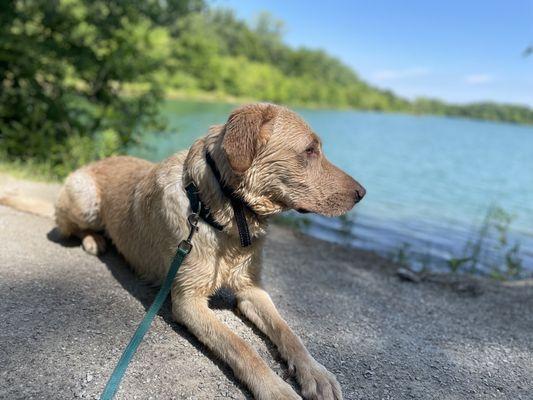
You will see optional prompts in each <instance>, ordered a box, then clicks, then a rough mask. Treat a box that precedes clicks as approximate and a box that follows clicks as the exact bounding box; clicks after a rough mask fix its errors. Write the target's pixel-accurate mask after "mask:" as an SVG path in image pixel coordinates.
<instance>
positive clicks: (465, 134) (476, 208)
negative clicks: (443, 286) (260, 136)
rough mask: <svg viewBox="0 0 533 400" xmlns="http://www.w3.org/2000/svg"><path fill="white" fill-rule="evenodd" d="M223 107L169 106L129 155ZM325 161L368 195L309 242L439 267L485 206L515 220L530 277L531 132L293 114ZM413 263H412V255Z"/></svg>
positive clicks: (171, 146)
mask: <svg viewBox="0 0 533 400" xmlns="http://www.w3.org/2000/svg"><path fill="white" fill-rule="evenodd" d="M232 108H233V106H232V105H228V104H216V103H193V102H184V101H167V102H166V103H165V105H164V107H163V109H162V113H163V115H165V116H166V118H167V119H168V130H167V131H166V132H164V133H151V134H146V135H145V136H144V137H143V140H142V143H143V147H138V148H135V149H132V151H131V152H132V153H133V154H135V155H138V156H142V157H145V158H148V159H150V160H154V161H157V160H161V159H163V158H164V157H166V156H168V155H170V154H172V153H174V152H175V151H177V150H179V149H183V148H186V147H188V146H189V145H190V144H191V143H192V142H193V141H194V140H195V139H196V138H197V137H199V136H202V135H204V134H205V133H206V131H207V128H208V127H209V126H210V125H212V124H216V123H223V122H225V119H226V118H227V115H228V113H229V111H230V110H231V109H232ZM297 111H298V112H299V113H300V114H301V115H302V116H303V117H304V118H305V119H306V120H307V121H308V122H309V124H310V125H311V126H312V128H313V129H314V130H315V131H316V132H317V133H318V134H319V135H320V136H321V137H322V139H323V142H324V148H325V152H326V155H327V156H328V158H329V159H330V160H331V161H332V162H334V163H335V164H337V165H338V166H340V167H341V168H343V169H345V170H346V171H347V172H349V173H350V174H351V175H352V176H353V177H355V178H356V179H357V180H358V181H360V182H361V183H362V184H363V185H364V186H365V187H366V189H367V196H366V197H365V199H364V200H363V202H362V203H361V204H360V205H358V206H357V207H356V208H355V209H354V210H352V211H351V212H350V214H349V216H348V217H349V218H348V219H345V220H335V219H328V218H323V217H318V216H313V217H311V219H312V224H311V226H310V227H309V228H308V232H309V233H311V234H312V235H315V236H318V237H321V238H324V239H327V240H334V241H339V242H343V243H347V244H351V245H354V246H358V247H363V248H367V249H372V250H375V251H377V252H380V253H387V254H391V253H395V252H397V251H398V249H399V248H400V247H402V246H407V245H408V246H409V252H411V253H412V254H413V255H416V256H418V258H420V257H422V258H423V257H426V258H430V259H431V260H434V261H439V260H440V261H441V262H440V263H439V262H433V261H432V264H435V265H437V266H438V265H440V266H443V265H444V264H443V263H442V261H443V260H446V259H448V258H450V257H457V256H460V255H461V252H462V251H463V249H464V247H465V244H466V243H467V242H468V240H471V239H472V238H473V237H474V236H475V233H476V231H477V230H478V229H479V224H480V223H481V221H482V220H483V218H484V216H485V214H486V212H487V210H488V208H489V207H490V206H491V205H497V206H499V207H502V208H503V209H504V210H506V211H507V212H509V213H511V214H512V215H513V217H514V219H513V221H512V224H511V227H510V234H509V240H510V241H511V242H512V243H514V242H519V243H520V246H521V248H520V257H521V259H522V261H523V265H524V267H525V268H526V269H529V270H530V271H533V127H529V126H520V125H511V124H504V123H493V122H484V121H474V120H466V119H457V118H445V117H433V116H411V115H402V114H384V113H377V112H358V111H332V110H307V109H300V110H297ZM415 258H416V257H415Z"/></svg>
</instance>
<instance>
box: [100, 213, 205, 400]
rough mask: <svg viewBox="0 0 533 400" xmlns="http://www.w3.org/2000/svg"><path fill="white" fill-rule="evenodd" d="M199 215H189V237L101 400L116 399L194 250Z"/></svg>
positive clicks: (174, 259) (183, 243)
mask: <svg viewBox="0 0 533 400" xmlns="http://www.w3.org/2000/svg"><path fill="white" fill-rule="evenodd" d="M198 215H199V213H195V214H191V215H189V218H188V221H189V225H190V227H191V230H190V232H189V237H188V238H187V239H185V240H182V241H181V243H180V244H179V246H178V250H177V251H176V255H175V256H174V258H173V259H172V263H171V264H170V268H169V270H168V273H167V277H166V278H165V281H164V282H163V285H161V289H159V292H158V293H157V296H156V297H155V300H154V302H153V303H152V305H151V306H150V308H149V309H148V311H147V312H146V315H145V316H144V318H143V320H142V321H141V323H140V324H139V326H138V327H137V330H136V331H135V333H134V334H133V337H132V338H131V339H130V342H129V343H128V346H126V349H125V350H124V352H123V353H122V356H121V357H120V360H119V361H118V364H117V366H116V367H115V369H114V370H113V373H112V374H111V377H110V378H109V380H108V381H107V385H106V386H105V389H104V392H103V393H102V396H101V397H100V400H111V399H113V397H115V394H116V392H117V390H118V386H119V385H120V381H122V378H123V377H124V374H125V373H126V369H127V368H128V365H129V363H130V361H131V359H132V358H133V355H134V354H135V352H136V351H137V348H138V347H139V345H140V344H141V342H142V340H143V338H144V335H145V334H146V332H148V329H150V325H151V324H152V321H153V320H154V317H155V316H156V315H157V313H158V312H159V310H160V309H161V307H162V306H163V303H164V302H165V299H166V298H167V296H168V293H169V292H170V289H171V288H172V282H173V281H174V278H175V277H176V274H177V273H178V269H179V268H180V266H181V264H182V263H183V260H185V257H187V255H188V254H189V253H190V252H191V250H192V243H191V239H192V237H193V235H194V233H195V232H196V231H197V230H198Z"/></svg>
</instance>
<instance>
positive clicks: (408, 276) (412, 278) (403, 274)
mask: <svg viewBox="0 0 533 400" xmlns="http://www.w3.org/2000/svg"><path fill="white" fill-rule="evenodd" d="M396 275H398V277H399V278H400V279H402V280H404V281H409V282H414V283H419V282H420V276H418V274H417V273H416V272H414V271H411V270H410V269H407V268H404V267H400V268H398V271H396Z"/></svg>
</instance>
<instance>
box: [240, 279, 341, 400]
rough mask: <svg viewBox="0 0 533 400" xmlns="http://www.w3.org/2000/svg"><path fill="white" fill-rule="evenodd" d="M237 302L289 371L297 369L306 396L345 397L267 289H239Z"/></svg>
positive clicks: (330, 399)
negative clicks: (279, 310) (277, 306)
mask: <svg viewBox="0 0 533 400" xmlns="http://www.w3.org/2000/svg"><path fill="white" fill-rule="evenodd" d="M237 301H238V307H239V310H241V312H242V313H243V314H244V315H245V316H246V317H247V318H248V319H250V321H252V322H253V323H254V324H255V325H256V326H257V327H258V328H259V329H260V330H261V331H263V332H264V333H265V334H266V335H267V336H268V337H269V338H270V340H272V342H273V343H274V344H275V345H276V346H277V347H278V349H279V352H280V354H281V356H282V357H283V358H284V359H285V360H287V363H288V366H289V370H291V371H294V370H295V372H296V377H297V379H298V382H299V383H300V386H301V388H302V395H303V396H304V398H305V399H318V400H341V399H342V392H341V388H340V385H339V383H338V382H337V379H336V378H335V376H334V375H333V374H331V373H330V372H329V371H328V370H326V368H324V367H323V366H322V365H321V364H319V363H318V362H317V361H315V359H314V358H313V357H312V356H311V355H310V354H309V352H308V351H307V349H306V348H305V346H304V345H303V343H302V341H301V340H300V338H298V336H296V334H295V333H294V332H293V331H292V330H291V328H290V327H289V326H288V325H287V323H286V322H285V321H284V320H283V318H282V317H281V316H280V315H279V312H278V310H277V309H276V306H275V305H274V303H272V300H271V299H270V296H269V295H268V293H267V292H265V291H264V290H263V289H261V288H259V287H252V288H247V289H245V290H242V291H239V292H237Z"/></svg>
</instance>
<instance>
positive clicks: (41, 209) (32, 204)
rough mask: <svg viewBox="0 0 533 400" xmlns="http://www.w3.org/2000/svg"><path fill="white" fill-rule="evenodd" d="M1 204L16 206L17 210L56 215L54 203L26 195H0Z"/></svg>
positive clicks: (49, 216)
mask: <svg viewBox="0 0 533 400" xmlns="http://www.w3.org/2000/svg"><path fill="white" fill-rule="evenodd" d="M0 205H3V206H7V207H11V208H14V209H15V210H19V211H23V212H27V213H31V214H35V215H40V216H42V217H47V218H53V217H54V205H53V204H52V203H50V202H47V201H45V200H41V199H37V198H31V197H26V196H17V195H7V196H1V197H0Z"/></svg>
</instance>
